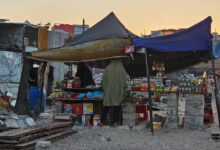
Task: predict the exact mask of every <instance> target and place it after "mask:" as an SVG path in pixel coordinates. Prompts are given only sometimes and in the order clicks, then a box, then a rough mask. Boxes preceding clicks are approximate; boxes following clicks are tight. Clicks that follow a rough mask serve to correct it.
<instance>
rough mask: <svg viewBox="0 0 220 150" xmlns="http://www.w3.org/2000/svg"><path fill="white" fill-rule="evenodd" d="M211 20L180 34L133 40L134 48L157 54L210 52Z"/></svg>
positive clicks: (206, 20) (208, 19)
mask: <svg viewBox="0 0 220 150" xmlns="http://www.w3.org/2000/svg"><path fill="white" fill-rule="evenodd" d="M211 23H212V18H211V17H207V18H206V19H204V20H203V21H201V22H199V23H197V24H196V25H194V26H192V27H190V28H188V29H185V30H182V31H180V32H177V33H174V34H171V35H166V36H161V37H153V38H134V39H133V44H134V45H135V47H145V48H147V49H153V50H155V51H158V52H181V51H183V52H184V51H194V52H195V51H208V50H212V35H211Z"/></svg>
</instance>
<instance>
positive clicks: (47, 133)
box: [0, 127, 66, 144]
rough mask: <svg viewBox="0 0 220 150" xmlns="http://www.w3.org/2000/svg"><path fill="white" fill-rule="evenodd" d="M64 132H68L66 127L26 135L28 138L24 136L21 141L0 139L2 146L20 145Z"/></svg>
mask: <svg viewBox="0 0 220 150" xmlns="http://www.w3.org/2000/svg"><path fill="white" fill-rule="evenodd" d="M64 130H66V127H62V128H58V129H54V130H48V131H42V132H38V133H34V134H31V135H26V136H23V137H21V138H19V139H12V140H8V139H0V144H20V143H23V142H28V141H31V140H34V139H37V138H41V137H44V136H48V135H51V134H56V133H59V132H62V131H64Z"/></svg>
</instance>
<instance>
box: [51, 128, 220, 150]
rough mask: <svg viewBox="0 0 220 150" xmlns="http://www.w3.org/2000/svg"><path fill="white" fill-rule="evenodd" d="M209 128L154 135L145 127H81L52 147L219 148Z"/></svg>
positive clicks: (100, 149)
mask: <svg viewBox="0 0 220 150" xmlns="http://www.w3.org/2000/svg"><path fill="white" fill-rule="evenodd" d="M209 130H210V128H208V129H203V130H186V129H172V130H171V129H170V130H168V129H160V130H157V131H156V132H155V135H154V136H152V134H151V132H150V130H149V129H143V128H140V129H136V130H135V129H133V130H129V129H128V128H126V127H121V128H120V127H118V128H110V127H103V128H93V129H89V128H82V127H81V128H77V131H78V132H77V133H75V134H73V135H71V136H68V137H66V138H64V139H61V140H59V141H57V142H55V143H53V145H52V147H51V150H73V149H74V150H146V149H147V150H217V149H219V148H220V141H213V140H212V139H211V136H210V131H209Z"/></svg>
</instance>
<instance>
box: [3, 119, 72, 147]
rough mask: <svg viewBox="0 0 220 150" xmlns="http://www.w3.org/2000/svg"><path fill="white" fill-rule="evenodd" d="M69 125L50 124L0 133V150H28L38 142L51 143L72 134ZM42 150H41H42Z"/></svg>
mask: <svg viewBox="0 0 220 150" xmlns="http://www.w3.org/2000/svg"><path fill="white" fill-rule="evenodd" d="M70 125H71V123H70V122H68V123H66V122H65V123H51V124H47V125H41V126H34V127H29V128H25V129H15V130H10V131H5V132H2V133H0V149H6V148H7V149H22V150H23V149H30V148H33V147H35V144H36V143H37V142H39V141H48V140H50V141H53V140H55V139H57V138H60V137H64V136H66V135H69V134H72V133H73V132H74V131H73V130H72V129H71V128H70ZM42 150H43V149H42Z"/></svg>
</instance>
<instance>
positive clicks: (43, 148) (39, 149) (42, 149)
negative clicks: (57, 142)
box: [35, 141, 51, 150]
mask: <svg viewBox="0 0 220 150" xmlns="http://www.w3.org/2000/svg"><path fill="white" fill-rule="evenodd" d="M50 147H51V142H50V141H38V142H37V143H36V145H35V150H49V148H50Z"/></svg>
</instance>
